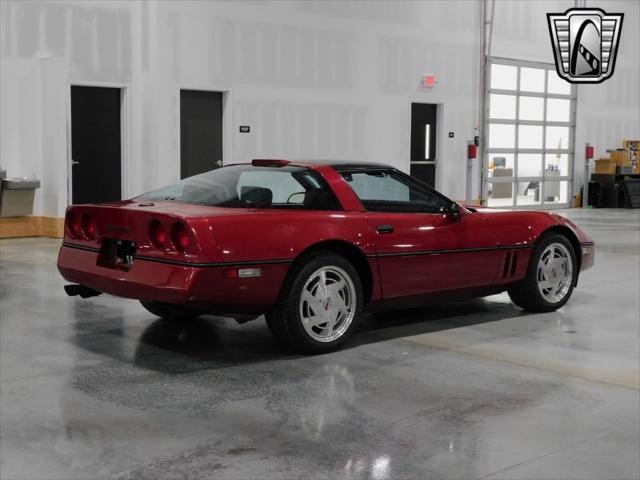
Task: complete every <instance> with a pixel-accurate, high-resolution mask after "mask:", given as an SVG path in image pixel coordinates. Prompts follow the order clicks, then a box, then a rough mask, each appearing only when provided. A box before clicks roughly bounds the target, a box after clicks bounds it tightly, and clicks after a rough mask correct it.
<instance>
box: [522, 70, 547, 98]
mask: <svg viewBox="0 0 640 480" xmlns="http://www.w3.org/2000/svg"><path fill="white" fill-rule="evenodd" d="M544 74H545V70H543V69H541V68H525V67H523V68H521V69H520V90H524V91H527V92H541V93H542V92H544Z"/></svg>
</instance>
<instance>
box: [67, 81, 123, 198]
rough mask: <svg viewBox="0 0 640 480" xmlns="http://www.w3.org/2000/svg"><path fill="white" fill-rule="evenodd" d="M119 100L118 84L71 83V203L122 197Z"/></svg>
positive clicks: (120, 98)
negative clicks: (110, 85) (82, 85)
mask: <svg viewBox="0 0 640 480" xmlns="http://www.w3.org/2000/svg"><path fill="white" fill-rule="evenodd" d="M121 103H122V92H121V90H120V89H119V88H105V87H77V86H72V87H71V161H72V163H71V165H72V167H71V168H72V173H71V178H72V192H73V198H72V201H73V203H94V202H110V201H114V200H120V199H121V198H122V197H121V185H122V177H121V161H122V160H121V130H120V120H121V117H120V108H121Z"/></svg>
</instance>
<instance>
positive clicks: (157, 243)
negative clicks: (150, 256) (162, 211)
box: [149, 220, 167, 248]
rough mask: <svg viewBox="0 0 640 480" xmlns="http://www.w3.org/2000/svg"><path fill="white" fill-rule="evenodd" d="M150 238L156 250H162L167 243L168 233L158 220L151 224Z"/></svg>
mask: <svg viewBox="0 0 640 480" xmlns="http://www.w3.org/2000/svg"><path fill="white" fill-rule="evenodd" d="M149 238H150V239H151V243H152V244H153V246H154V247H156V248H162V247H164V246H165V244H166V243H167V231H166V230H165V229H164V227H163V226H162V224H161V223H160V222H159V221H158V220H154V221H153V222H151V223H150V224H149Z"/></svg>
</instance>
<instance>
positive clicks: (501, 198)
mask: <svg viewBox="0 0 640 480" xmlns="http://www.w3.org/2000/svg"><path fill="white" fill-rule="evenodd" d="M487 200H488V205H489V206H490V207H511V206H513V182H509V183H492V182H490V183H489V195H488V198H487Z"/></svg>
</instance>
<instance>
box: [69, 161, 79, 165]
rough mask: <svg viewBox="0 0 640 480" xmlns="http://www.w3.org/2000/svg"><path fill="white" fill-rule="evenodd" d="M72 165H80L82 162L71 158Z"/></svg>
mask: <svg viewBox="0 0 640 480" xmlns="http://www.w3.org/2000/svg"><path fill="white" fill-rule="evenodd" d="M71 165H80V162H76V161H75V160H71Z"/></svg>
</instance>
